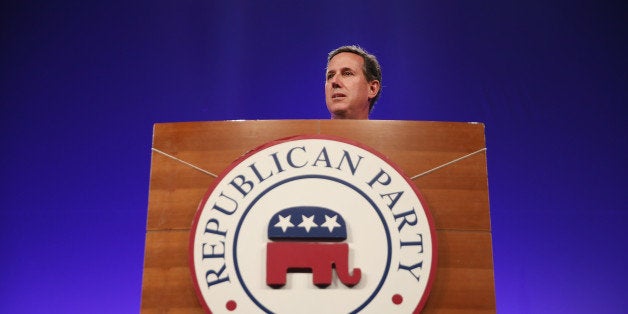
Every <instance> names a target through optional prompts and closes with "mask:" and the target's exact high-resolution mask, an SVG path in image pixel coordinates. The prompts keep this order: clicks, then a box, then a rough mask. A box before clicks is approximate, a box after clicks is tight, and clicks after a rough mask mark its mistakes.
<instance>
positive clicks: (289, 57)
mask: <svg viewBox="0 0 628 314" xmlns="http://www.w3.org/2000/svg"><path fill="white" fill-rule="evenodd" d="M0 5H1V7H0V44H1V46H0V75H1V78H0V113H1V115H0V116H1V118H2V124H1V130H2V132H1V133H0V147H1V148H2V153H1V154H0V177H1V178H2V179H1V180H2V181H1V182H2V186H1V188H2V189H1V194H0V195H1V198H0V244H1V246H0V247H1V252H2V253H1V255H2V258H1V259H0V260H1V262H0V263H1V265H2V268H1V269H2V271H3V275H2V276H1V280H0V282H1V283H0V312H2V313H137V312H138V311H139V306H140V293H141V279H142V264H143V253H144V235H145V224H146V211H147V197H148V180H149V167H150V154H151V151H150V147H151V136H152V125H153V123H156V122H175V121H201V120H229V119H326V118H328V117H329V115H328V113H327V111H326V109H325V105H324V97H323V83H324V68H325V58H326V54H327V52H329V51H330V50H332V49H334V48H336V47H338V46H340V45H345V44H359V45H361V46H363V47H364V48H366V49H367V50H369V51H370V52H372V53H374V54H376V55H377V56H378V57H379V59H380V61H381V63H382V67H383V86H384V87H383V93H382V97H381V99H380V101H379V103H378V104H377V105H376V108H375V111H374V112H373V115H372V118H373V119H396V120H437V121H478V122H483V123H485V124H486V139H487V147H488V153H487V156H488V171H489V186H490V204H491V218H492V227H493V245H494V247H493V248H494V263H495V284H496V295H497V309H498V312H499V313H625V311H626V309H627V308H628V301H626V300H628V289H626V287H625V283H626V280H627V279H628V276H627V275H628V270H627V267H626V265H628V254H626V252H625V251H626V243H628V232H627V231H626V230H627V228H628V206H627V202H626V201H627V199H626V195H627V187H628V186H627V184H626V183H627V180H626V177H627V175H628V173H627V171H626V162H627V160H628V158H627V157H628V156H627V153H626V147H627V144H628V143H627V141H626V137H627V135H628V134H627V133H626V124H627V122H628V119H627V117H628V115H627V110H626V107H627V105H628V57H627V56H628V47H627V42H628V23H627V21H628V10H627V6H626V2H625V1H551V0H550V1H541V0H532V1H517V0H515V1H490V0H489V1H479V2H478V1H373V0H363V1H287V0H283V1H277V0H268V1H211V0H182V1H163V0H153V1H142V0H140V1H119V0H112V1H64V0H61V1H37V0H34V1H24V0H6V1H2V3H1V4H0Z"/></svg>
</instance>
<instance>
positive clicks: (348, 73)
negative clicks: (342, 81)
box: [342, 71, 353, 76]
mask: <svg viewBox="0 0 628 314" xmlns="http://www.w3.org/2000/svg"><path fill="white" fill-rule="evenodd" d="M342 75H344V76H350V75H353V72H351V71H344V72H342Z"/></svg>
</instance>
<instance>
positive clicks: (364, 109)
mask: <svg viewBox="0 0 628 314" xmlns="http://www.w3.org/2000/svg"><path fill="white" fill-rule="evenodd" d="M325 77H326V79H325V102H326V103H327V109H328V110H329V113H330V114H331V118H332V119H368V118H369V113H370V112H371V111H372V110H373V105H374V104H375V102H376V101H377V99H378V98H379V95H380V91H381V82H382V70H381V68H380V66H379V63H378V62H377V58H375V56H374V55H371V54H369V53H368V52H366V51H365V50H364V49H362V48H360V47H358V46H343V47H340V48H338V49H336V50H333V51H332V52H330V53H329V55H328V57H327V71H326V74H325Z"/></svg>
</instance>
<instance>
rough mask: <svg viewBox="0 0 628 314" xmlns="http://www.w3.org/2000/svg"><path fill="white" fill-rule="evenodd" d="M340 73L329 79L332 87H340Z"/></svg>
mask: <svg viewBox="0 0 628 314" xmlns="http://www.w3.org/2000/svg"><path fill="white" fill-rule="evenodd" d="M338 76H339V75H334V76H332V77H331V78H330V79H329V83H331V88H339V87H340V80H339V79H338Z"/></svg>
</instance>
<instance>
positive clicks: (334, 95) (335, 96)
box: [331, 93, 346, 99]
mask: <svg viewBox="0 0 628 314" xmlns="http://www.w3.org/2000/svg"><path fill="white" fill-rule="evenodd" d="M340 97H346V95H345V94H343V93H333V94H332V95H331V99H336V98H340Z"/></svg>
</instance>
